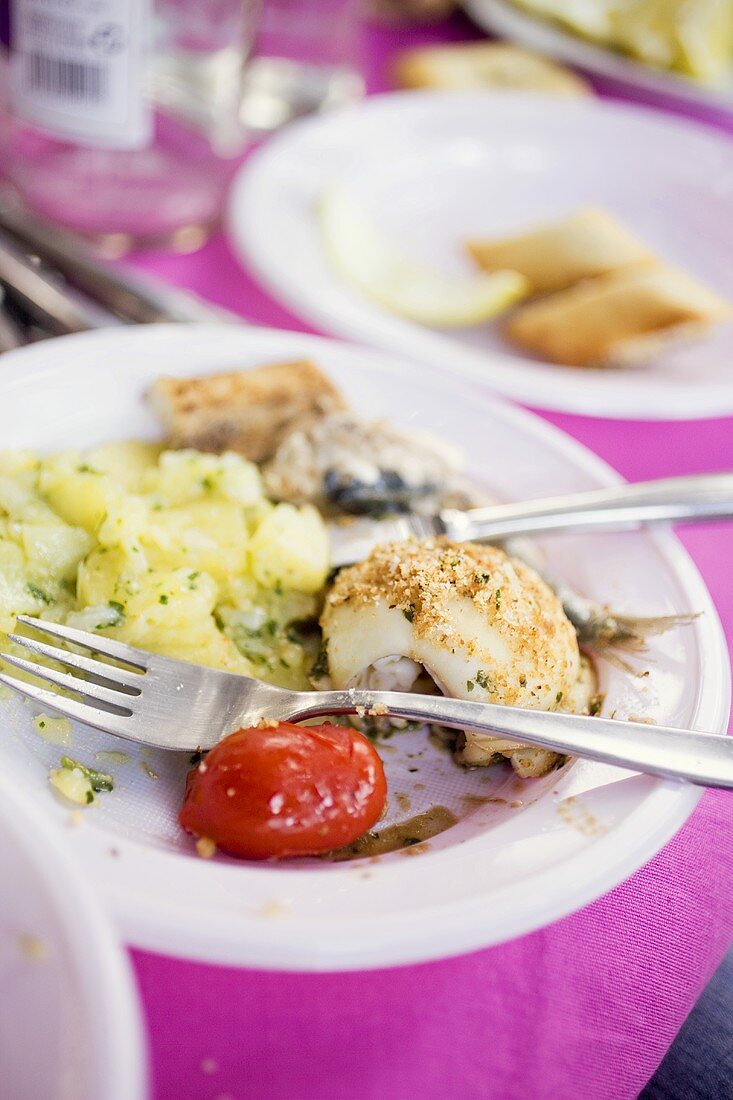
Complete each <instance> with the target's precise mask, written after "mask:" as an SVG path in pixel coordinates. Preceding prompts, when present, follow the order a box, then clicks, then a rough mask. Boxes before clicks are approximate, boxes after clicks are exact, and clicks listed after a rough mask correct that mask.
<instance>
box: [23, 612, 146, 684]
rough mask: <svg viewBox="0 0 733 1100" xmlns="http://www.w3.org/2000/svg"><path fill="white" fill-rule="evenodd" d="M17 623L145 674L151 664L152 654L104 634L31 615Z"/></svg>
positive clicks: (24, 616) (25, 616)
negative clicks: (123, 662) (110, 658)
mask: <svg viewBox="0 0 733 1100" xmlns="http://www.w3.org/2000/svg"><path fill="white" fill-rule="evenodd" d="M16 622H19V623H22V624H23V626H30V627H32V628H33V629H34V630H38V631H39V632H40V633H41V634H50V635H51V636H52V637H54V638H63V639H64V641H66V642H73V643H74V645H80V646H83V647H84V648H85V649H92V650H94V652H95V653H101V654H102V656H103V657H112V658H113V659H114V660H115V661H125V662H126V663H127V664H128V665H134V666H135V668H139V669H141V670H142V671H143V672H145V671H146V670H147V668H148V664H149V663H150V654H149V653H145V652H144V651H143V650H142V649H135V648H134V647H133V646H131V645H125V643H124V642H116V641H114V639H112V638H107V637H105V636H104V635H103V634H92V633H90V631H88V630H77V629H76V627H73V626H61V624H60V623H51V622H48V621H47V620H46V619H34V618H32V617H31V616H30V615H18V617H17V620H16Z"/></svg>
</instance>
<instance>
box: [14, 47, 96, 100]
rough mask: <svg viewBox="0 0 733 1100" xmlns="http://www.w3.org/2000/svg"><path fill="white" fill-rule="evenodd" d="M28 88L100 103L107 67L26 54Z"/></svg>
mask: <svg viewBox="0 0 733 1100" xmlns="http://www.w3.org/2000/svg"><path fill="white" fill-rule="evenodd" d="M26 63H27V68H26V79H27V82H28V87H29V88H30V89H31V90H32V91H35V92H44V93H45V94H46V95H52V96H59V97H61V98H63V99H68V100H73V101H74V102H76V103H100V102H101V101H102V100H104V99H106V97H107V70H106V68H104V67H103V66H102V65H88V64H85V63H84V62H82V61H68V60H67V59H66V58H63V57H49V56H47V55H46V54H41V53H30V54H28V55H27V57H26Z"/></svg>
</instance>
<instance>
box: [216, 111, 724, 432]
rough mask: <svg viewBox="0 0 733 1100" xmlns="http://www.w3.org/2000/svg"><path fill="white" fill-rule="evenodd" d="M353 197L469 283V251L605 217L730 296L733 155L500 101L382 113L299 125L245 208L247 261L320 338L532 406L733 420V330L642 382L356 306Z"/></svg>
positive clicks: (615, 123) (687, 138)
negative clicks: (332, 254)
mask: <svg viewBox="0 0 733 1100" xmlns="http://www.w3.org/2000/svg"><path fill="white" fill-rule="evenodd" d="M338 180H340V181H343V182H344V183H345V184H346V185H348V187H349V188H350V190H351V191H352V192H353V194H354V195H355V196H356V198H357V199H358V200H359V202H360V203H361V205H362V206H363V207H364V208H365V209H366V210H367V211H368V213H369V215H370V216H371V217H372V218H373V220H374V222H375V224H376V225H377V226H379V227H380V229H381V230H382V231H383V232H384V233H386V234H387V235H388V236H389V237H390V238H391V239H393V240H394V241H395V242H397V244H398V245H399V246H400V247H401V248H403V249H404V250H405V252H406V253H408V254H410V255H413V256H415V257H418V258H422V259H424V260H426V261H428V262H432V263H434V264H436V265H439V266H441V267H443V268H444V269H446V270H447V269H448V268H454V269H455V270H456V271H458V270H460V269H461V267H462V265H463V266H464V267H465V270H468V264H467V261H464V260H463V259H462V257H461V255H460V242H461V241H463V240H465V239H466V238H467V237H470V236H481V235H483V234H485V235H501V234H504V233H512V232H513V231H515V230H519V229H521V228H523V227H527V226H528V225H530V224H532V223H533V222H535V221H541V220H543V219H545V218H555V217H559V216H562V215H564V214H567V213H568V212H570V211H572V210H573V209H575V208H576V207H578V206H580V205H583V204H586V203H596V204H600V205H601V206H604V207H606V208H607V209H608V210H610V211H611V212H612V213H614V214H617V215H618V216H619V217H620V218H621V219H622V220H623V221H625V222H627V223H628V224H629V225H630V226H631V228H632V229H633V230H635V231H636V232H637V233H638V234H639V235H640V236H641V237H642V238H644V239H645V240H647V241H648V242H649V244H650V245H651V247H652V248H653V249H654V250H655V251H656V252H658V253H659V255H660V256H663V257H664V258H666V259H667V260H669V261H671V262H673V263H677V264H679V265H680V266H684V267H685V268H687V269H688V270H689V271H691V272H692V273H694V274H696V275H698V276H700V277H701V278H703V279H705V280H706V281H707V282H709V283H710V284H711V285H712V286H713V287H716V288H717V289H718V290H719V291H721V293H727V294H728V295H729V294H730V289H731V287H733V218H732V217H731V194H732V193H733V145H732V144H731V143H730V141H729V140H727V139H726V138H723V137H721V136H717V135H716V134H715V133H714V132H713V131H711V130H707V129H705V128H703V127H701V126H695V125H692V124H690V123H684V122H680V121H678V120H676V119H670V118H667V117H664V116H662V115H659V114H655V113H654V112H651V111H646V110H644V109H641V108H629V107H625V106H621V105H618V104H613V103H611V102H601V101H595V100H578V101H566V100H557V99H554V98H550V97H541V96H532V95H523V94H521V93H517V94H512V93H509V92H504V93H500V94H492V93H481V92H478V93H462V92H460V93H459V92H447V93H446V92H441V93H430V92H415V93H404V92H403V93H399V94H396V95H387V96H375V97H374V98H372V99H369V100H367V101H366V102H364V103H362V104H359V105H358V106H354V107H349V108H346V109H344V110H339V111H335V112H331V113H329V114H328V115H324V116H322V117H321V118H318V119H313V120H307V121H304V122H301V123H297V124H295V125H293V126H291V127H289V128H288V129H287V130H285V131H283V132H282V134H281V135H279V136H277V137H275V138H274V139H272V140H271V141H270V142H268V144H266V145H265V146H264V147H263V148H262V150H261V151H260V152H259V153H257V154H256V155H255V156H254V157H253V159H252V160H251V161H250V162H249V163H248V165H246V166H245V167H244V168H243V169H242V172H241V174H240V176H239V178H238V180H237V181H236V183H235V186H234V189H233V191H232V197H231V205H230V216H229V226H230V231H231V236H232V239H233V241H234V245H235V247H236V248H237V249H238V250H239V251H240V254H241V255H242V257H243V259H244V260H245V261H246V262H248V263H249V264H250V265H251V266H252V267H253V268H254V269H255V271H256V272H257V273H258V275H259V276H260V278H261V279H262V281H263V282H264V283H265V285H266V286H267V287H268V289H269V290H270V291H271V292H272V294H273V295H275V296H276V297H277V298H279V299H280V300H281V301H282V302H284V303H285V304H286V305H287V306H288V307H290V308H291V309H292V310H294V311H295V312H296V313H298V314H299V315H300V316H302V317H304V318H305V319H307V320H308V321H310V322H312V323H313V324H314V325H317V326H318V327H319V328H321V329H323V330H325V331H327V332H331V333H334V334H336V335H339V336H346V337H352V338H356V339H359V340H361V341H363V342H365V343H368V344H373V345H377V346H379V347H383V348H386V349H388V350H391V351H398V352H401V353H404V354H409V355H413V356H417V357H420V358H421V359H423V360H424V361H425V362H429V363H432V364H433V365H435V366H438V367H440V368H441V369H443V370H449V371H460V372H461V373H464V374H467V375H470V376H471V377H473V378H476V379H479V380H481V381H483V382H485V383H486V384H487V385H488V386H490V387H492V388H493V389H495V390H498V391H499V392H501V393H503V394H507V395H509V396H510V397H513V398H516V399H517V400H520V401H523V402H525V403H526V404H530V405H534V406H539V407H542V408H550V409H562V410H566V411H569V412H580V413H590V414H592V415H595V416H621V417H627V416H634V417H639V418H642V419H652V420H653V419H659V418H677V417H679V418H687V417H696V416H698V417H699V416H721V415H724V414H725V413H730V412H733V372H732V371H731V362H732V361H733V323H728V324H726V325H721V326H719V327H717V328H715V329H714V330H713V331H712V332H711V333H710V334H709V335H708V336H706V337H704V338H702V339H700V340H697V341H695V342H694V343H690V344H689V345H685V346H680V347H678V348H676V349H675V350H673V351H672V350H670V351H668V352H667V353H665V354H664V355H660V356H659V357H658V358H656V359H654V360H653V361H652V362H651V363H649V364H647V365H645V366H644V367H641V368H638V369H636V370H624V371H621V370H617V371H609V370H606V371H604V370H578V369H576V368H572V367H562V366H553V365H551V364H548V363H541V362H539V361H537V360H533V359H531V358H529V357H526V356H524V355H522V354H521V353H520V352H519V351H517V350H515V349H513V348H512V347H511V346H510V345H509V344H507V343H506V342H505V341H504V340H503V339H502V338H501V336H500V333H499V331H498V326H497V325H496V324H493V325H485V326H480V327H479V328H474V329H464V330H459V331H456V330H453V331H452V332H449V331H448V330H443V331H440V330H431V329H429V328H426V327H422V326H419V325H416V324H413V323H412V322H409V321H406V320H403V319H402V318H400V317H397V316H395V315H393V314H391V313H389V312H387V311H386V310H385V309H383V308H382V307H380V306H379V305H377V304H375V303H373V302H372V301H370V300H369V299H367V298H366V297H364V296H363V295H362V294H361V293H360V292H358V291H357V290H354V289H352V288H351V286H350V285H349V284H348V283H346V282H345V281H344V280H343V278H342V277H341V276H340V275H339V274H338V273H337V272H335V271H334V270H333V268H332V266H331V264H330V263H329V261H328V258H327V256H326V255H325V253H324V249H323V246H322V242H321V238H320V234H319V231H318V226H317V221H316V202H317V199H318V196H319V195H320V194H321V193H322V191H323V189H324V188H325V187H326V186H328V185H330V184H333V183H334V182H336V181H338Z"/></svg>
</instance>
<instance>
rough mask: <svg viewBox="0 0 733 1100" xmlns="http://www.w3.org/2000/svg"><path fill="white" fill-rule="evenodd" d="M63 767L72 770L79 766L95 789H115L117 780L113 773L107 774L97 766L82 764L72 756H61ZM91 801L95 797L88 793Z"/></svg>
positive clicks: (88, 800) (88, 798) (88, 799)
mask: <svg viewBox="0 0 733 1100" xmlns="http://www.w3.org/2000/svg"><path fill="white" fill-rule="evenodd" d="M61 767H62V768H65V769H66V770H67V771H70V772H73V771H74V769H75V768H78V769H79V771H80V772H81V773H82V774H83V775H85V776H86V777H87V779H88V780H89V782H90V783H91V785H92V790H93V791H113V790H114V789H115V781H114V779H113V778H112V776H111V775H107V773H106V772H99V771H97V769H96V768H90V767H88V765H86V764H82V763H80V762H79V761H78V760H74V759H73V757H71V756H62V757H61ZM91 801H93V799H92V798H90V797H89V796H88V795H87V802H91Z"/></svg>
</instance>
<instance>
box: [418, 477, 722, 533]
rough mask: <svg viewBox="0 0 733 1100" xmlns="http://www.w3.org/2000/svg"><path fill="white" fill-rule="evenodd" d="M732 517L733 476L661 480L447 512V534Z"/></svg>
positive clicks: (591, 527) (611, 527) (613, 526)
mask: <svg viewBox="0 0 733 1100" xmlns="http://www.w3.org/2000/svg"><path fill="white" fill-rule="evenodd" d="M731 517H733V473H731V472H728V473H717V474H691V475H689V476H687V477H670V478H659V479H657V480H655V481H640V482H637V483H636V484H633V485H618V486H614V487H612V488H610V489H594V490H592V491H591V492H587V493H569V494H567V495H566V496H558V497H546V498H544V499H542V500H535V501H525V502H523V503H520V504H500V505H490V506H488V507H486V508H472V509H470V510H469V511H467V512H461V511H458V510H456V509H445V510H444V511H442V512H441V513H440V520H441V523H442V526H443V528H444V532H445V534H446V535H447V536H448V537H449V538H452V539H457V540H458V541H461V542H465V541H480V540H481V539H489V538H490V539H497V538H505V537H506V538H508V537H509V536H510V535H528V534H533V533H540V532H542V531H570V530H572V531H593V530H601V529H602V530H604V531H611V530H623V529H624V528H629V527H635V526H636V525H637V524H640V523H644V524H648V523H664V522H675V523H693V522H697V521H700V520H713V519H730V518H731Z"/></svg>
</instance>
